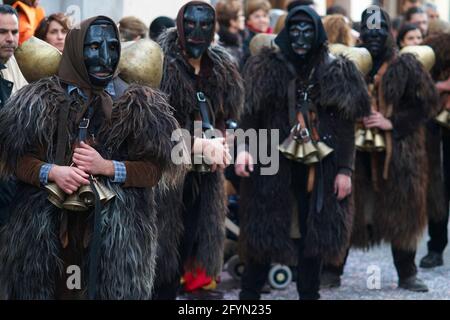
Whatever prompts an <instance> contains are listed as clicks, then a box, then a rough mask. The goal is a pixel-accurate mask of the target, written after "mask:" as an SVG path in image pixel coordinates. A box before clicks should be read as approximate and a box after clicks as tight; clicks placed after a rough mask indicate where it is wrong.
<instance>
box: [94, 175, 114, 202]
mask: <svg viewBox="0 0 450 320" xmlns="http://www.w3.org/2000/svg"><path fill="white" fill-rule="evenodd" d="M94 187H95V189H96V190H97V192H98V195H99V197H100V201H101V203H102V204H105V203H107V202H108V201H111V200H112V199H113V198H114V197H115V196H116V195H115V193H114V192H112V191H111V190H110V189H109V188H108V187H107V186H105V185H104V184H103V183H101V182H100V181H97V180H95V181H94Z"/></svg>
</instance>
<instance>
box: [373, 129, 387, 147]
mask: <svg viewBox="0 0 450 320" xmlns="http://www.w3.org/2000/svg"><path fill="white" fill-rule="evenodd" d="M374 146H375V151H377V152H382V151H384V150H385V149H386V143H385V141H384V137H383V135H382V134H381V133H379V132H376V133H375V139H374Z"/></svg>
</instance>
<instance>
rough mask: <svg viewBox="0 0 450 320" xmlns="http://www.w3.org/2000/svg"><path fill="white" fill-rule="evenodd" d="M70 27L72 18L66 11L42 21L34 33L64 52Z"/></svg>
mask: <svg viewBox="0 0 450 320" xmlns="http://www.w3.org/2000/svg"><path fill="white" fill-rule="evenodd" d="M70 29H71V25H70V19H69V18H68V17H67V16H66V15H64V13H54V14H52V15H50V16H48V17H46V18H44V19H43V20H42V21H41V23H40V24H39V26H38V28H37V29H36V32H35V34H34V35H35V37H37V38H39V39H41V40H44V41H45V42H48V43H49V44H51V45H52V46H54V47H55V48H56V49H58V50H59V51H61V52H63V51H64V44H65V42H66V35H67V33H68V32H69V30H70Z"/></svg>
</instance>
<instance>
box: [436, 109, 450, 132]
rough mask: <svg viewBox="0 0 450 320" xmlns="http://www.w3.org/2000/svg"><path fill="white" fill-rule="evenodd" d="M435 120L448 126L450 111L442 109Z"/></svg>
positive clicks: (449, 125)
mask: <svg viewBox="0 0 450 320" xmlns="http://www.w3.org/2000/svg"><path fill="white" fill-rule="evenodd" d="M436 121H437V122H438V123H439V124H440V125H442V126H444V127H446V128H450V112H449V111H448V110H444V111H442V112H441V113H440V114H439V115H438V116H437V117H436Z"/></svg>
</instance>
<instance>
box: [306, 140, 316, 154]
mask: <svg viewBox="0 0 450 320" xmlns="http://www.w3.org/2000/svg"><path fill="white" fill-rule="evenodd" d="M303 151H304V153H305V158H308V157H312V156H317V155H318V152H317V148H316V146H315V145H314V144H313V143H312V141H311V140H309V141H308V142H305V143H303Z"/></svg>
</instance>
